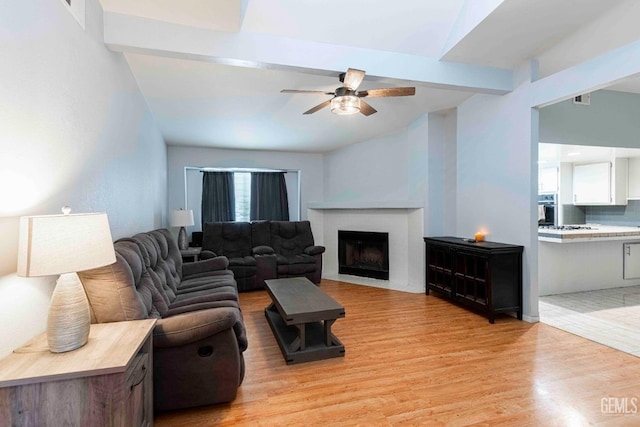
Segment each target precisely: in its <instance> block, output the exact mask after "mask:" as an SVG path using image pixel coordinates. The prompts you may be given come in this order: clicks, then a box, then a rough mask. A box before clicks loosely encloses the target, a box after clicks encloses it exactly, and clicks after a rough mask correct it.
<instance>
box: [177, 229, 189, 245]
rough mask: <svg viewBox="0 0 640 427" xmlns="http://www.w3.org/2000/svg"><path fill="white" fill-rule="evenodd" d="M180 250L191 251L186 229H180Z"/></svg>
mask: <svg viewBox="0 0 640 427" xmlns="http://www.w3.org/2000/svg"><path fill="white" fill-rule="evenodd" d="M178 249H180V250H181V251H183V250H185V249H189V242H188V241H187V230H185V228H184V227H180V231H179V232H178Z"/></svg>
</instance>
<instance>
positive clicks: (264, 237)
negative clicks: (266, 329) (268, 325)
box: [200, 221, 325, 292]
mask: <svg viewBox="0 0 640 427" xmlns="http://www.w3.org/2000/svg"><path fill="white" fill-rule="evenodd" d="M324 251H325V248H324V246H316V245H315V243H314V239H313V233H312V231H311V224H310V223H309V221H252V222H211V223H205V224H204V225H203V229H202V252H201V255H200V256H201V258H203V259H207V258H215V257H216V256H225V257H227V258H228V259H229V269H230V270H232V271H233V273H234V275H235V279H236V282H237V284H238V290H239V291H240V292H242V291H251V290H255V289H264V287H265V284H264V281H265V280H266V279H275V278H284V277H298V276H304V277H307V278H308V279H309V280H311V281H312V282H313V283H316V284H318V283H320V279H321V277H322V254H323V253H324Z"/></svg>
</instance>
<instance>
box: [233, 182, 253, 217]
mask: <svg viewBox="0 0 640 427" xmlns="http://www.w3.org/2000/svg"><path fill="white" fill-rule="evenodd" d="M233 185H234V193H235V197H236V221H243V222H248V221H249V209H250V207H251V174H250V173H249V172H235V173H234V174H233Z"/></svg>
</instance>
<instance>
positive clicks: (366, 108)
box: [360, 99, 378, 116]
mask: <svg viewBox="0 0 640 427" xmlns="http://www.w3.org/2000/svg"><path fill="white" fill-rule="evenodd" d="M377 111H378V110H376V109H375V108H373V107H372V106H371V105H369V104H367V103H366V102H364V101H363V100H362V99H361V100H360V112H361V113H362V114H364V115H365V116H370V115H372V114H373V113H375V112H377Z"/></svg>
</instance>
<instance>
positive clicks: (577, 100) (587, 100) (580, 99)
mask: <svg viewBox="0 0 640 427" xmlns="http://www.w3.org/2000/svg"><path fill="white" fill-rule="evenodd" d="M573 103H574V104H578V105H591V94H590V93H584V94H582V95H578V96H574V97H573Z"/></svg>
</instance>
